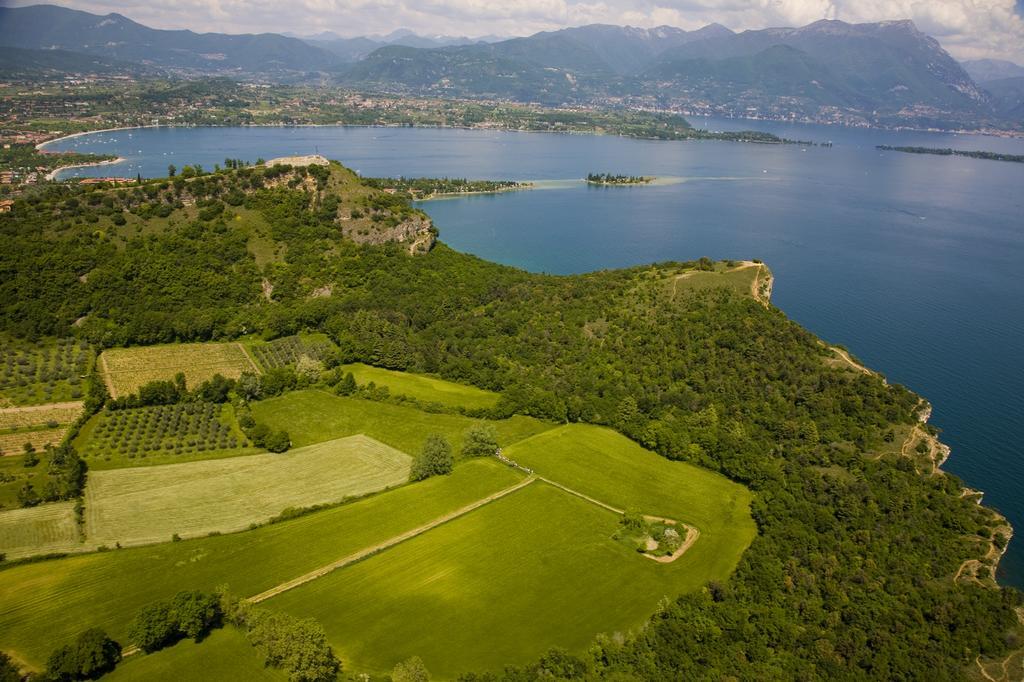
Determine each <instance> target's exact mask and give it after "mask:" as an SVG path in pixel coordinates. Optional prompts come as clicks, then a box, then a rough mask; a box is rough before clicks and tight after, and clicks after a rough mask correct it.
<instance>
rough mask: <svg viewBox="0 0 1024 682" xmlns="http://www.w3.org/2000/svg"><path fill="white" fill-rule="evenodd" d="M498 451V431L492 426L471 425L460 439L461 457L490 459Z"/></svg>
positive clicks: (485, 424) (483, 423) (482, 423)
mask: <svg viewBox="0 0 1024 682" xmlns="http://www.w3.org/2000/svg"><path fill="white" fill-rule="evenodd" d="M497 451H498V430H497V429H495V428H494V424H488V423H486V422H480V423H477V424H473V425H472V426H470V427H469V428H468V429H466V433H465V434H464V435H463V437H462V456H463V457H490V456H491V455H493V454H494V453H496V452H497Z"/></svg>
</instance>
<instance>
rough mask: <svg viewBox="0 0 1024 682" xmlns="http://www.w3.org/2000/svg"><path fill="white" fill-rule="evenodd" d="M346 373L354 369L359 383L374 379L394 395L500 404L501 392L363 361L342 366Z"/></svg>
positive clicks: (452, 403)
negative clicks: (384, 367) (393, 369)
mask: <svg viewBox="0 0 1024 682" xmlns="http://www.w3.org/2000/svg"><path fill="white" fill-rule="evenodd" d="M342 369H343V370H344V371H346V372H352V375H353V376H354V377H355V379H356V383H357V384H359V385H360V386H365V385H366V384H368V383H370V382H371V381H372V382H373V383H375V384H376V385H377V386H387V387H388V390H389V391H390V392H391V394H392V395H404V396H409V397H410V398H415V399H416V400H420V401H422V402H424V403H440V404H441V405H444V406H445V407H465V408H467V409H486V408H489V407H494V406H495V405H497V404H498V397H499V396H498V394H497V393H494V392H492V391H485V390H483V389H482V388H477V387H475V386H467V385H465V384H456V383H453V382H451V381H445V380H444V379H438V378H435V377H431V376H427V375H425V374H412V373H410V372H395V371H392V370H390V369H381V368H380V367H371V366H369V365H364V364H362V363H358V362H357V363H355V364H351V365H342Z"/></svg>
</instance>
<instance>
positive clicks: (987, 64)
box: [960, 59, 1024, 83]
mask: <svg viewBox="0 0 1024 682" xmlns="http://www.w3.org/2000/svg"><path fill="white" fill-rule="evenodd" d="M960 65H961V66H963V67H964V71H966V72H967V73H969V74H970V75H971V78H973V79H974V81H975V82H976V83H985V82H987V81H995V80H1001V79H1003V78H1020V77H1022V76H1024V66H1021V65H1020V64H1014V63H1013V62H1008V61H1006V60H1005V59H971V60H968V61H965V62H960Z"/></svg>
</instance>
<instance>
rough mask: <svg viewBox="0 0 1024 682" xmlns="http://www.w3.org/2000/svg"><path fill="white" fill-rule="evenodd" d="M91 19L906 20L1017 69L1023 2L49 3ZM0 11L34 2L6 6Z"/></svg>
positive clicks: (381, 23)
mask: <svg viewBox="0 0 1024 682" xmlns="http://www.w3.org/2000/svg"><path fill="white" fill-rule="evenodd" d="M49 2H50V3H52V4H58V5H64V6H66V7H72V8H75V9H81V10H85V11H88V12H94V13H97V14H107V13H109V12H119V13H121V14H123V15H125V16H127V17H128V18H130V19H134V20H135V21H138V22H140V23H142V24H146V25H147V26H152V27H154V28H190V29H192V30H194V31H200V32H204V31H215V32H224V33H259V32H274V33H284V32H290V33H295V34H299V35H311V34H315V33H319V32H321V31H333V32H335V33H337V34H339V35H343V36H356V35H371V34H386V33H389V32H391V31H393V30H395V29H399V28H407V29H411V30H413V31H415V32H416V33H419V34H422V35H456V36H469V37H477V36H482V35H499V36H517V35H529V34H532V33H536V32H537V31H544V30H552V29H559V28H565V27H568V26H579V25H583V24H591V23H605V24H620V25H630V26H640V27H652V26H659V25H669V26H678V27H679V28H683V29H688V30H689V29H695V28H699V27H701V26H704V25H706V24H709V23H712V22H718V23H720V24H723V25H725V26H728V27H729V28H731V29H733V30H745V29H758V28H766V27H769V26H802V25H804V24H808V23H811V22H813V21H817V20H818V19H841V20H843V21H848V22H869V21H885V20H891V19H912V20H913V21H914V22H915V23H916V24H917V27H918V28H919V29H920V30H922V31H924V32H925V33H928V34H930V35H932V36H934V37H935V38H937V39H938V40H939V42H940V43H942V46H943V47H945V48H946V49H947V50H948V51H949V52H950V53H952V54H953V55H954V56H955V57H957V58H960V59H976V58H982V57H993V58H1002V59H1010V60H1012V61H1016V62H1017V63H1019V64H1024V0H169V1H166V0H165V1H158V2H154V1H153V0H49ZM0 4H4V5H29V4H36V3H35V2H32V1H31V0H30V1H25V0H13V1H7V2H4V1H3V0H0Z"/></svg>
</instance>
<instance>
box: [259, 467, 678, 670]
mask: <svg viewBox="0 0 1024 682" xmlns="http://www.w3.org/2000/svg"><path fill="white" fill-rule="evenodd" d="M617 526H618V516H617V515H615V514H613V513H611V512H609V511H607V510H605V509H602V508H600V507H597V506H595V505H593V504H590V503H588V502H585V501H584V500H581V499H579V498H577V497H574V496H572V495H569V494H567V493H565V492H563V491H561V490H558V489H557V488H554V487H552V486H549V485H547V484H545V483H542V482H539V481H538V482H535V483H533V484H531V485H530V486H528V487H526V488H524V489H522V490H519V491H517V492H515V493H513V494H512V495H509V496H508V497H504V498H502V499H500V500H498V501H496V502H494V503H492V504H490V505H487V506H485V507H483V508H481V509H479V510H476V511H474V512H473V513H471V514H469V515H467V516H464V517H461V518H459V519H457V520H455V521H452V522H451V523H449V524H446V525H444V526H441V527H439V528H436V529H434V530H432V531H430V532H428V533H426V534H424V535H421V536H419V537H417V538H415V539H413V540H410V541H409V542H406V543H404V544H401V545H399V546H397V547H395V548H393V549H390V550H388V551H386V552H383V553H381V554H379V555H377V556H374V557H372V558H370V559H367V560H366V561H363V562H361V563H358V564H354V565H352V566H349V567H346V568H343V569H341V570H339V571H336V572H335V573H332V574H330V575H328V576H326V577H324V578H321V579H319V580H316V581H313V582H311V583H308V584H307V585H304V586H302V587H299V588H297V589H295V590H292V591H290V592H285V593H284V594H282V595H280V596H278V597H275V598H273V599H271V600H269V601H268V602H267V603H266V604H267V606H268V608H274V609H280V610H283V611H286V612H288V613H292V614H293V615H297V616H303V617H306V616H312V617H314V618H316V619H317V620H318V621H319V622H320V623H321V624H323V626H324V628H325V629H326V630H327V633H328V636H329V637H330V639H331V642H332V644H333V645H334V646H335V648H336V649H337V651H338V652H339V653H340V654H341V656H342V658H343V660H344V661H345V664H346V666H347V667H348V669H349V670H351V671H354V672H370V673H385V672H387V671H388V670H390V669H391V667H392V666H393V665H394V664H395V663H397V662H399V661H401V660H403V659H406V658H408V657H409V656H412V655H418V656H420V657H421V658H423V660H424V662H425V663H426V665H427V667H428V668H429V669H430V671H431V672H432V673H434V674H435V675H437V676H438V677H440V678H441V679H450V678H452V677H454V676H455V674H457V673H459V672H465V671H470V670H477V671H480V670H492V671H493V670H501V669H502V668H503V667H504V666H505V665H506V664H523V663H528V662H530V661H532V660H535V659H536V658H537V657H538V656H539V655H540V654H542V653H543V652H544V651H546V650H547V649H548V648H549V647H551V646H561V647H565V648H567V649H569V650H571V651H575V652H577V653H579V652H582V651H583V650H584V649H585V648H586V646H587V644H588V643H589V642H590V641H592V639H593V637H594V635H595V634H597V633H599V632H609V633H611V632H616V631H619V632H625V631H627V630H629V629H631V628H635V627H638V626H640V625H641V624H642V623H643V622H644V620H645V619H646V618H648V617H649V616H650V614H651V613H653V612H654V610H655V608H656V605H657V602H658V600H659V599H660V598H661V597H662V596H663V595H665V594H668V593H672V592H673V591H674V590H673V586H672V583H671V581H670V580H667V578H666V575H667V573H668V572H667V571H666V569H667V568H669V566H667V565H663V564H659V563H657V562H654V561H651V560H649V559H646V558H644V557H642V556H639V555H638V554H637V553H636V552H632V551H630V550H629V549H627V548H626V547H625V546H623V545H622V544H620V543H617V542H615V541H613V540H612V535H613V534H614V533H615V530H616V527H617Z"/></svg>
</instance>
